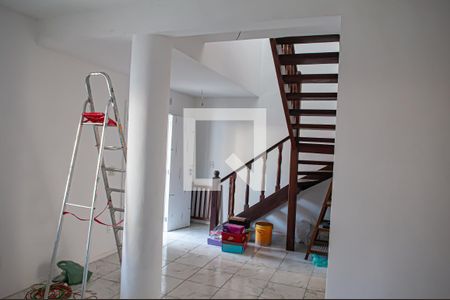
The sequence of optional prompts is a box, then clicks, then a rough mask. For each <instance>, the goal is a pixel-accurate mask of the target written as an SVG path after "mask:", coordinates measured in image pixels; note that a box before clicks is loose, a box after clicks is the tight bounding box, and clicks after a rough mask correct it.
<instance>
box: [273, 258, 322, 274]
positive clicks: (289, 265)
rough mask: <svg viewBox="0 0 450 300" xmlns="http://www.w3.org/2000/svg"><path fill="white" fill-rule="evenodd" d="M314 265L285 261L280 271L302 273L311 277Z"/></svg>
mask: <svg viewBox="0 0 450 300" xmlns="http://www.w3.org/2000/svg"><path fill="white" fill-rule="evenodd" d="M313 269H314V267H313V265H311V264H308V263H303V262H299V261H296V260H291V259H285V260H284V261H283V262H282V263H281V265H280V270H282V271H288V272H294V273H302V274H306V275H311V274H312V272H313Z"/></svg>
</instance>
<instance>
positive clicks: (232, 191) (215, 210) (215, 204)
mask: <svg viewBox="0 0 450 300" xmlns="http://www.w3.org/2000/svg"><path fill="white" fill-rule="evenodd" d="M289 140H290V137H289V136H287V137H285V138H284V139H282V140H281V141H279V142H278V143H276V144H274V145H273V146H271V147H270V148H268V149H267V150H266V151H264V152H263V153H261V154H259V155H257V156H255V157H254V158H252V159H251V160H249V161H248V162H246V163H245V164H243V165H242V166H241V167H239V168H237V169H236V170H234V171H232V172H231V173H229V174H228V175H226V176H225V177H223V178H220V177H219V175H220V174H219V171H215V174H214V178H213V188H212V189H211V191H210V194H211V196H210V199H211V201H210V208H211V209H210V228H211V229H213V228H214V227H216V226H217V225H218V224H219V220H220V216H219V214H220V211H221V209H220V208H221V207H222V201H221V198H222V188H223V185H224V184H226V183H227V182H228V217H232V216H234V215H235V203H236V178H237V173H238V172H239V171H242V170H244V168H247V174H246V181H245V194H244V211H246V210H248V209H249V207H250V204H249V201H250V179H251V178H250V174H251V170H252V167H253V165H254V164H255V162H256V161H257V160H262V169H261V172H262V177H261V178H262V180H261V181H262V182H261V192H260V195H259V201H263V200H264V199H266V198H267V196H269V195H266V193H265V190H266V188H265V186H266V181H265V180H266V179H265V178H266V173H267V157H268V155H269V154H270V153H272V152H275V149H278V153H277V166H276V171H275V170H274V171H273V172H274V173H275V174H276V180H275V192H278V191H279V190H280V186H281V165H282V162H283V145H284V144H285V143H286V142H287V141H289ZM214 184H216V187H214Z"/></svg>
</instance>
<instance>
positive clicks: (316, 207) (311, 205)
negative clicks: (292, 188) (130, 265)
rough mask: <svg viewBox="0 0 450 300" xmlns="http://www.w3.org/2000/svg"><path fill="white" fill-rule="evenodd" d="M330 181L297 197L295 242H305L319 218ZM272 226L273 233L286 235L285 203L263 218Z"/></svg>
mask: <svg viewBox="0 0 450 300" xmlns="http://www.w3.org/2000/svg"><path fill="white" fill-rule="evenodd" d="M329 184H330V180H327V181H324V182H322V183H320V184H318V185H316V186H314V187H311V188H310V189H308V190H306V191H304V192H302V193H300V194H299V196H298V197H297V227H296V229H295V240H296V242H307V241H309V237H310V235H311V231H312V228H313V226H314V225H315V223H316V221H317V218H318V217H319V213H320V209H321V206H322V203H323V199H324V198H325V195H326V193H327V189H328V185H329ZM261 219H264V220H266V221H268V222H270V223H272V224H273V225H274V231H275V232H279V233H282V234H286V220H287V203H286V204H284V205H282V206H280V207H279V208H278V209H276V210H274V211H273V212H272V213H270V214H268V215H266V216H264V217H263V218H261Z"/></svg>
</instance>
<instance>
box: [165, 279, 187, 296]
mask: <svg viewBox="0 0 450 300" xmlns="http://www.w3.org/2000/svg"><path fill="white" fill-rule="evenodd" d="M182 282H183V280H182V279H178V278H174V277H170V276H161V294H163V295H165V294H168V293H170V292H171V291H173V290H174V289H175V288H176V287H177V286H179V285H180V284H181V283H182Z"/></svg>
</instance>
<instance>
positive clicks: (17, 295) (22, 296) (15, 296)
mask: <svg viewBox="0 0 450 300" xmlns="http://www.w3.org/2000/svg"><path fill="white" fill-rule="evenodd" d="M28 290H29V288H28V289H25V290H23V291H20V292H18V293H15V294H13V295H11V296H8V297H5V298H3V299H25V295H26V294H27V292H28Z"/></svg>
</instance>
